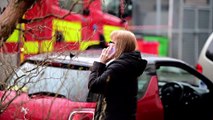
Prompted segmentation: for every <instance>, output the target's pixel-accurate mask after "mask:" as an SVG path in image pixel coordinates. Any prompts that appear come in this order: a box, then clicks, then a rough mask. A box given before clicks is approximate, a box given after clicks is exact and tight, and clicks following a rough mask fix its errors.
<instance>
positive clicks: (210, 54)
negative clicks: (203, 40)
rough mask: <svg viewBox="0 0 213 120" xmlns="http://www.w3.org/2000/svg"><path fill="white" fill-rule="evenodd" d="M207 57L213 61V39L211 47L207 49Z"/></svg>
mask: <svg viewBox="0 0 213 120" xmlns="http://www.w3.org/2000/svg"><path fill="white" fill-rule="evenodd" d="M206 57H207V58H209V59H210V60H211V61H213V40H212V41H211V43H210V44H209V47H208V48H207V51H206Z"/></svg>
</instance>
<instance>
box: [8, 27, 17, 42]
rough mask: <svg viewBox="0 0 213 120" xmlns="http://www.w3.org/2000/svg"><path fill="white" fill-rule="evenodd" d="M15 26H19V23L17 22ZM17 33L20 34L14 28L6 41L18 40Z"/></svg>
mask: <svg viewBox="0 0 213 120" xmlns="http://www.w3.org/2000/svg"><path fill="white" fill-rule="evenodd" d="M16 28H20V24H18V25H17V26H16ZM19 34H20V31H19V30H14V31H13V33H12V34H11V35H10V37H9V38H8V39H7V41H6V42H18V40H19Z"/></svg>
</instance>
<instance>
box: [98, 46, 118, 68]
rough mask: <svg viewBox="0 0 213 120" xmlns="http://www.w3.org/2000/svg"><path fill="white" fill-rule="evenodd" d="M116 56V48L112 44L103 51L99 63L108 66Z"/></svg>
mask: <svg viewBox="0 0 213 120" xmlns="http://www.w3.org/2000/svg"><path fill="white" fill-rule="evenodd" d="M114 55H115V46H114V45H113V44H110V45H109V47H107V48H104V49H103V50H102V53H101V55H100V57H99V61H100V62H101V63H104V64H106V63H107V62H109V61H110V60H111V59H113V58H114Z"/></svg>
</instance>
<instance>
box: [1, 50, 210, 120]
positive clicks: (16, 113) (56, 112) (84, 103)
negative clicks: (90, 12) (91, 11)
mask: <svg viewBox="0 0 213 120" xmlns="http://www.w3.org/2000/svg"><path fill="white" fill-rule="evenodd" d="M99 55H100V51H96V50H90V51H84V52H77V51H73V52H72V53H49V54H41V55H37V56H33V57H31V58H29V59H27V60H26V61H25V62H24V63H23V64H22V65H21V66H20V67H19V68H18V69H17V70H15V71H14V73H13V74H12V75H11V77H9V78H8V79H7V81H6V83H7V84H6V85H2V86H1V92H0V96H1V105H0V106H1V114H0V119H1V120H14V119H28V120H29V119H30V120H43V119H45V120H46V119H48V120H92V119H93V115H94V109H95V103H96V100H97V95H96V94H92V93H90V92H89V90H88V87H87V84H88V76H89V73H90V70H89V69H90V67H91V65H92V63H93V61H94V60H97V59H98V57H99ZM142 57H143V58H144V59H146V60H147V61H148V65H147V67H146V69H145V72H144V73H143V74H142V75H141V76H140V77H139V78H138V107H137V120H189V119H190V120H213V114H212V113H213V102H212V101H213V83H212V82H211V81H210V80H208V79H207V78H206V77H205V76H203V75H202V74H201V73H199V72H197V71H196V70H195V69H194V68H192V67H191V66H190V65H188V64H186V63H185V62H183V61H181V60H177V59H173V58H168V57H156V56H146V55H143V56H142ZM201 81H202V82H201ZM200 83H202V84H200ZM121 84H122V83H121Z"/></svg>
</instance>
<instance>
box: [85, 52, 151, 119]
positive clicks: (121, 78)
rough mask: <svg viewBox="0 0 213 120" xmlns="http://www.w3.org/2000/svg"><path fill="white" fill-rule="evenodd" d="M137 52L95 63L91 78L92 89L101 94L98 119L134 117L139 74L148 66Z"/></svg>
mask: <svg viewBox="0 0 213 120" xmlns="http://www.w3.org/2000/svg"><path fill="white" fill-rule="evenodd" d="M146 64H147V62H146V60H143V59H141V54H140V52H138V51H134V52H129V53H123V54H122V55H121V56H120V57H119V58H118V59H116V60H114V61H112V62H111V63H109V64H108V65H107V66H106V65H105V64H103V63H100V62H94V63H93V67H92V70H91V74H90V77H89V84H88V87H89V90H90V92H93V93H98V94H100V97H99V100H98V103H97V107H96V113H95V120H135V114H136V107H137V91H138V82H137V77H138V76H139V75H141V74H142V73H143V71H144V69H145V67H146Z"/></svg>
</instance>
